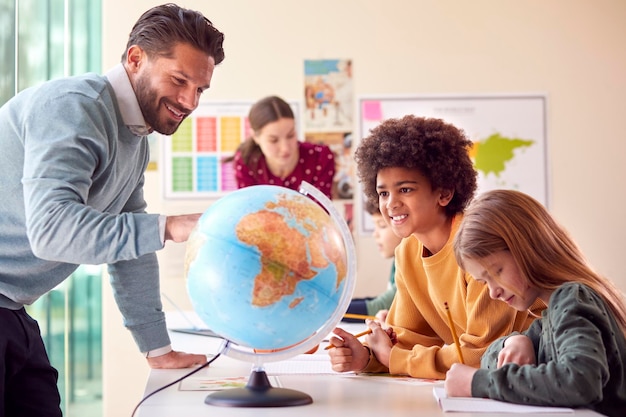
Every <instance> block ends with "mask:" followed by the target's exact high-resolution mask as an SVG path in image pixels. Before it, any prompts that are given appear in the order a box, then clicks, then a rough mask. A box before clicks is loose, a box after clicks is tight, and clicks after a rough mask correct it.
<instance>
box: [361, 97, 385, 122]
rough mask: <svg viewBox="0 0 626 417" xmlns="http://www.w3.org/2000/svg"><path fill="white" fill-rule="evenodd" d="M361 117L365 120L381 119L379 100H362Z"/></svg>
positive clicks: (381, 112)
mask: <svg viewBox="0 0 626 417" xmlns="http://www.w3.org/2000/svg"><path fill="white" fill-rule="evenodd" d="M363 117H364V118H365V120H381V119H382V118H383V111H382V109H381V106H380V101H364V102H363Z"/></svg>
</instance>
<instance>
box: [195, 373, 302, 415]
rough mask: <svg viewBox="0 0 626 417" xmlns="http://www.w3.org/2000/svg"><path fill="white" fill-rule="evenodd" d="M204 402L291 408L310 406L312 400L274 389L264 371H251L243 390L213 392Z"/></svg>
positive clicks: (230, 405)
mask: <svg viewBox="0 0 626 417" xmlns="http://www.w3.org/2000/svg"><path fill="white" fill-rule="evenodd" d="M204 402H205V403H206V404H209V405H217V406H220V407H292V406H296V405H307V404H311V403H312V402H313V399H312V398H311V396H310V395H308V394H305V393H304V392H300V391H296V390H292V389H288V388H275V387H273V386H272V385H271V383H270V381H269V379H268V378H267V374H266V373H265V371H259V370H253V371H252V373H251V374H250V377H249V378H248V383H247V384H246V386H245V387H244V388H232V389H227V390H224V391H218V392H214V393H212V394H209V395H207V396H206V398H205V399H204Z"/></svg>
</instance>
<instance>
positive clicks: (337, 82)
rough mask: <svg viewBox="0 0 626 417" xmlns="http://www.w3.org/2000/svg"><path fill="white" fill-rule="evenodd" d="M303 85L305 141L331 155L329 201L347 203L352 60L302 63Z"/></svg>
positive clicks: (350, 175) (350, 185) (349, 195)
mask: <svg viewBox="0 0 626 417" xmlns="http://www.w3.org/2000/svg"><path fill="white" fill-rule="evenodd" d="M304 83H305V85H304V100H305V108H304V114H303V118H302V119H303V120H304V129H305V140H306V141H307V142H311V143H321V144H324V145H327V146H328V147H329V148H330V149H331V150H332V151H333V154H334V155H335V162H336V167H335V169H336V170H335V177H334V180H333V190H332V196H333V200H351V199H352V198H353V196H354V189H353V188H354V186H353V178H354V172H353V171H354V168H353V163H352V156H351V149H352V137H353V134H352V132H353V129H354V118H353V107H354V93H353V85H352V60H350V59H317V60H305V61H304Z"/></svg>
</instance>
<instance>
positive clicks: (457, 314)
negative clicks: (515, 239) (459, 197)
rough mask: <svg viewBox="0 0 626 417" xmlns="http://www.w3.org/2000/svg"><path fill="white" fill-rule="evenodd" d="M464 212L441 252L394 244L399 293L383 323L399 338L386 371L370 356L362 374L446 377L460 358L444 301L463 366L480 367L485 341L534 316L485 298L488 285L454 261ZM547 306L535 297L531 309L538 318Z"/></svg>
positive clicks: (411, 242)
mask: <svg viewBox="0 0 626 417" xmlns="http://www.w3.org/2000/svg"><path fill="white" fill-rule="evenodd" d="M461 219H462V216H461V215H459V216H457V217H456V218H455V219H454V221H453V224H452V230H451V233H450V238H449V239H448V242H447V243H446V245H445V246H444V247H443V249H442V250H441V251H439V252H438V253H436V254H434V255H431V256H424V247H423V245H422V243H421V242H420V241H419V240H417V238H415V237H414V236H410V237H408V238H406V239H403V241H402V242H401V243H400V245H399V246H398V247H397V248H396V254H395V262H396V285H397V292H396V296H395V298H394V301H393V303H392V305H391V309H390V310H389V315H388V316H387V324H388V325H390V326H392V327H393V329H394V330H395V332H396V334H397V336H398V343H397V344H396V345H394V346H393V347H392V349H391V356H390V362H389V363H390V366H389V369H387V368H386V367H385V366H384V365H382V364H381V363H380V362H378V361H377V360H376V358H375V357H374V355H372V356H371V358H370V362H369V363H368V365H367V366H366V368H364V369H363V370H361V372H390V373H392V374H403V375H410V376H412V377H416V378H432V379H445V375H446V372H447V371H448V369H450V366H452V364H453V363H458V362H459V356H458V352H457V348H456V346H455V345H454V340H453V338H452V333H451V332H450V328H449V326H448V316H447V312H446V310H445V303H446V302H447V303H448V306H449V308H450V312H451V314H452V319H453V321H454V324H455V327H456V332H457V335H458V337H459V341H460V345H461V350H462V352H463V358H464V360H465V364H466V365H470V366H474V367H476V368H478V367H480V358H481V356H482V354H483V352H484V351H485V350H486V349H487V347H488V346H489V344H491V342H493V341H494V340H496V339H497V338H499V337H500V336H504V335H507V334H509V333H511V332H513V331H523V330H526V329H527V328H528V326H530V324H531V323H532V322H533V321H534V320H535V318H536V317H534V316H533V315H532V314H530V313H529V312H527V311H524V312H518V311H517V310H515V309H513V308H512V307H510V306H508V305H507V304H505V303H504V302H502V301H499V300H492V299H491V298H490V297H489V287H488V286H487V285H485V284H482V283H479V282H477V281H476V280H474V279H473V278H472V277H471V276H470V275H469V274H467V273H465V272H463V271H462V270H461V269H460V267H459V266H458V265H457V263H456V259H455V257H454V251H453V247H452V243H453V240H454V236H455V235H456V232H457V230H458V226H459V224H460V222H461ZM544 308H545V304H544V303H543V302H542V301H540V300H537V301H536V302H535V304H533V306H531V309H530V310H531V311H532V312H533V313H534V314H536V315H537V316H540V315H541V311H542V310H543V309H544Z"/></svg>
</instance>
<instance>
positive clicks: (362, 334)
mask: <svg viewBox="0 0 626 417" xmlns="http://www.w3.org/2000/svg"><path fill="white" fill-rule="evenodd" d="M370 333H372V329H369V328H368V329H367V330H363V331H362V332H361V333H357V334H355V335H354V337H356V338H359V337H361V336H365V335H366V334H370ZM334 347H335V345H328V346H326V347H325V348H324V349H325V350H328V349H332V348H334Z"/></svg>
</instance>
